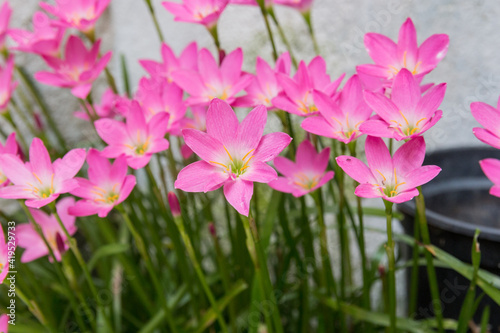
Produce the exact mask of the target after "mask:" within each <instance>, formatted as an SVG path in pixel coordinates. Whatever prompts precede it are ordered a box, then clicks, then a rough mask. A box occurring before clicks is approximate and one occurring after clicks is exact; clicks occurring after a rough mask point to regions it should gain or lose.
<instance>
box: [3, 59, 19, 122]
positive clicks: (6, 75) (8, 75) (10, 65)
mask: <svg viewBox="0 0 500 333" xmlns="http://www.w3.org/2000/svg"><path fill="white" fill-rule="evenodd" d="M13 71H14V57H13V56H10V57H9V58H8V59H7V62H6V64H5V66H3V67H2V68H0V113H1V112H5V111H6V110H7V106H8V104H9V102H10V98H11V97H12V93H13V92H14V89H16V87H17V82H12V72H13Z"/></svg>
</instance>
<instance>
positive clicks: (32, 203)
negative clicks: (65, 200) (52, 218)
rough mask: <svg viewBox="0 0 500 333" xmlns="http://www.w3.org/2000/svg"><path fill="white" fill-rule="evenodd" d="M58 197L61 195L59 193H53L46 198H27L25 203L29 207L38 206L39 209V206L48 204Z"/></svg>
mask: <svg viewBox="0 0 500 333" xmlns="http://www.w3.org/2000/svg"><path fill="white" fill-rule="evenodd" d="M58 197H59V194H52V195H51V196H49V197H48V198H45V199H30V200H26V201H25V202H24V204H25V205H26V206H27V207H31V208H37V209H38V208H42V207H43V206H45V205H48V204H49V203H51V202H52V201H54V200H56V199H57V198H58Z"/></svg>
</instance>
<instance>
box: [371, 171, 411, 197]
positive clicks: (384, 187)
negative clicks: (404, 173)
mask: <svg viewBox="0 0 500 333" xmlns="http://www.w3.org/2000/svg"><path fill="white" fill-rule="evenodd" d="M375 171H377V172H378V173H379V175H380V176H382V181H381V183H382V184H381V185H380V184H373V186H375V187H377V188H378V189H379V190H380V192H381V193H382V194H385V195H386V196H388V197H394V196H396V195H398V194H399V193H398V187H399V186H401V185H403V184H406V183H405V182H401V183H398V176H397V174H396V168H394V184H392V183H389V182H388V181H387V179H386V178H385V176H384V175H383V174H382V172H380V171H379V170H377V169H375Z"/></svg>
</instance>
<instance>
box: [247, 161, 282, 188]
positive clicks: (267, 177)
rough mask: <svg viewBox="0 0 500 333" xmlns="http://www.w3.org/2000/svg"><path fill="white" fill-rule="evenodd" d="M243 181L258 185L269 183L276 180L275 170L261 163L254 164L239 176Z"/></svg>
mask: <svg viewBox="0 0 500 333" xmlns="http://www.w3.org/2000/svg"><path fill="white" fill-rule="evenodd" d="M240 178H241V179H243V180H248V181H251V182H259V183H269V182H270V181H272V180H275V179H277V178H278V174H277V173H276V170H274V169H273V168H272V167H270V166H269V165H267V164H266V163H263V162H259V161H257V162H255V163H252V165H251V166H250V167H249V168H248V169H247V171H246V172H245V173H244V174H242V175H241V176H240Z"/></svg>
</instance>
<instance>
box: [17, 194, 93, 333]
mask: <svg viewBox="0 0 500 333" xmlns="http://www.w3.org/2000/svg"><path fill="white" fill-rule="evenodd" d="M19 203H20V205H21V208H22V209H23V211H24V213H25V214H26V216H28V219H29V220H30V221H31V224H32V225H33V229H34V230H35V232H36V233H37V234H38V236H39V237H40V238H41V239H42V240H43V242H44V244H45V246H46V247H47V249H48V251H49V256H50V257H51V258H52V261H53V266H54V267H55V270H56V274H57V276H58V278H59V280H60V281H61V283H62V284H63V287H64V289H66V291H67V296H68V298H69V302H70V305H71V308H72V309H73V312H74V314H75V319H76V322H77V324H78V326H79V327H80V328H81V329H82V332H86V331H87V327H86V325H85V324H84V322H83V318H82V316H81V312H80V311H79V309H78V305H77V303H76V299H75V295H74V293H73V291H72V290H71V288H70V286H69V283H68V281H67V280H66V277H65V276H64V273H63V271H62V269H61V266H60V262H59V261H57V259H56V256H55V255H54V251H53V250H52V247H51V246H50V244H49V242H48V241H47V239H46V238H45V235H44V234H43V231H42V228H41V227H40V225H39V224H38V223H37V222H36V221H35V218H34V217H33V215H32V214H31V212H30V211H29V209H28V208H27V207H26V205H25V204H24V202H22V200H19ZM92 324H94V323H93V322H92ZM93 327H94V326H93Z"/></svg>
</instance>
